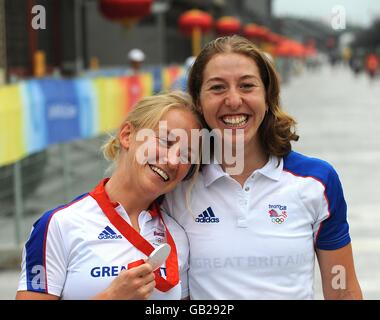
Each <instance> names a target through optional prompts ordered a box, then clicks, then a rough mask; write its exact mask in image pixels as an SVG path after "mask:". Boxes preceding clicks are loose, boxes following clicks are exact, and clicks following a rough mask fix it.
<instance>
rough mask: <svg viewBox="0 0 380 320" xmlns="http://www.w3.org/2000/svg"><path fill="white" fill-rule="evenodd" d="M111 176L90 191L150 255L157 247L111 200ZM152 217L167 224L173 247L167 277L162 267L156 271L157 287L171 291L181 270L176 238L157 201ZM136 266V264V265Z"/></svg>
mask: <svg viewBox="0 0 380 320" xmlns="http://www.w3.org/2000/svg"><path fill="white" fill-rule="evenodd" d="M108 180H109V178H107V179H104V180H102V181H101V182H100V183H99V184H98V185H97V186H96V187H95V189H94V190H93V191H91V192H90V196H92V197H93V198H94V199H95V201H96V202H97V203H98V205H99V207H100V208H101V209H102V210H103V212H104V214H105V215H106V216H107V218H108V220H109V221H110V222H111V223H112V225H113V226H114V227H115V228H116V229H117V230H118V231H119V232H120V233H121V234H122V235H123V236H124V237H125V238H126V239H127V240H128V241H129V242H130V243H131V244H132V245H133V246H134V247H136V248H137V249H138V250H140V251H141V252H142V253H144V254H145V255H146V256H149V255H150V254H151V253H152V252H153V250H154V249H155V248H154V247H153V246H152V244H151V243H150V242H148V241H147V240H146V239H145V238H143V237H142V236H141V235H140V233H138V232H137V231H136V230H135V229H134V228H133V227H132V226H131V225H130V224H129V223H128V222H127V221H125V220H124V219H123V218H122V217H121V216H120V215H119V213H118V212H117V211H116V210H115V208H114V206H113V204H112V202H111V201H110V199H109V197H108V195H107V193H106V190H105V184H106V183H107V181H108ZM149 212H150V214H151V216H152V217H157V216H158V217H159V219H160V220H161V222H162V223H163V225H164V226H165V231H166V239H167V242H168V244H169V245H170V247H171V250H170V254H169V256H168V258H167V260H166V279H164V278H163V277H162V276H161V274H160V269H157V270H156V271H154V274H155V281H156V288H157V289H158V290H160V291H162V292H166V291H169V290H170V289H171V288H173V287H174V286H176V285H177V284H178V282H179V272H178V257H177V249H176V246H175V243H174V240H173V238H172V236H171V234H170V232H169V230H168V228H167V226H166V224H165V222H164V220H163V219H162V217H161V213H160V208H159V206H158V204H157V203H153V206H152V210H149ZM140 264H142V263H141V262H140ZM134 266H136V265H134Z"/></svg>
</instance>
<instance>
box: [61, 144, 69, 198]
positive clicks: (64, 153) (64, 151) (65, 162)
mask: <svg viewBox="0 0 380 320" xmlns="http://www.w3.org/2000/svg"><path fill="white" fill-rule="evenodd" d="M59 148H60V152H61V159H62V171H63V191H64V198H65V199H64V201H65V202H66V203H67V202H69V201H70V200H71V176H70V175H71V173H70V160H69V146H68V144H67V143H62V144H61V145H60V146H59Z"/></svg>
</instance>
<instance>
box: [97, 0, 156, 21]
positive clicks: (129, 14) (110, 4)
mask: <svg viewBox="0 0 380 320" xmlns="http://www.w3.org/2000/svg"><path fill="white" fill-rule="evenodd" d="M151 5H152V0H100V2H99V9H100V11H101V12H102V14H103V15H104V16H105V17H106V18H108V19H110V20H116V21H120V20H124V19H132V20H133V19H136V20H137V19H139V18H142V17H144V16H146V15H148V14H149V13H150V8H151Z"/></svg>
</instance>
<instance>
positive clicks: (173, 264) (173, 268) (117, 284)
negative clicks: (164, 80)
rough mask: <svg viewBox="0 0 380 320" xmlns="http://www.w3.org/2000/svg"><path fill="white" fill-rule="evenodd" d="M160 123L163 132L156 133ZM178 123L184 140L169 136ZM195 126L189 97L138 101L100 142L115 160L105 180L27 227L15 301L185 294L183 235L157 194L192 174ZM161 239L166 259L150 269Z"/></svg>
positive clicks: (197, 125) (196, 120) (175, 94)
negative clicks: (167, 248)
mask: <svg viewBox="0 0 380 320" xmlns="http://www.w3.org/2000/svg"><path fill="white" fill-rule="evenodd" d="M162 123H164V125H165V126H164V127H165V128H166V130H167V132H165V135H162V132H159V131H160V126H161V124H162ZM178 128H180V129H181V130H182V131H183V132H184V133H185V136H187V137H188V139H183V138H182V139H179V138H178V136H171V132H172V131H173V130H174V129H178ZM199 128H200V121H199V118H198V116H197V112H196V111H195V109H194V107H193V105H192V104H191V99H190V98H189V96H187V95H185V94H182V93H179V92H173V93H168V94H161V95H156V96H152V97H148V98H145V99H142V100H141V101H140V102H139V103H138V104H137V105H136V107H135V108H134V109H133V110H132V111H131V112H130V113H129V114H128V117H127V119H126V120H125V121H124V122H123V124H122V125H121V127H120V130H119V131H118V133H117V135H116V137H114V138H111V139H110V140H109V141H108V143H107V144H106V145H105V146H104V150H103V151H104V154H105V156H106V158H107V159H109V160H112V161H113V163H114V170H113V173H112V175H111V177H110V178H107V179H104V180H103V181H101V182H100V183H99V185H98V186H96V187H95V188H94V190H92V191H91V192H89V193H86V194H84V195H81V196H80V197H78V198H76V199H75V200H74V201H73V202H71V203H69V204H66V205H64V206H60V207H58V208H56V209H53V210H50V211H48V212H47V213H45V214H44V215H43V216H42V217H41V218H40V219H39V220H38V221H37V222H36V223H35V224H34V226H33V230H32V232H31V235H30V237H29V239H28V241H27V242H26V244H25V247H24V251H23V260H22V272H21V276H20V281H19V287H18V292H17V296H16V298H17V299H46V300H47V299H51V300H56V299H91V298H93V299H181V298H186V297H187V296H188V295H189V293H188V288H187V268H188V264H187V260H188V254H189V248H188V240H187V237H186V235H185V233H184V232H183V230H182V228H180V227H179V226H178V225H177V224H176V223H175V222H174V220H173V219H172V218H170V217H168V216H166V215H165V214H163V213H161V212H160V209H159V201H157V198H159V197H160V196H161V195H163V194H164V193H166V192H169V191H170V190H172V189H173V188H174V187H175V186H176V185H177V183H178V182H180V181H181V180H183V179H191V176H192V175H193V174H194V173H196V171H197V166H191V164H190V161H189V160H190V154H191V155H196V154H197V152H198V150H194V149H191V146H192V145H191V141H190V137H191V130H193V129H199ZM144 130H145V131H147V133H148V134H147V135H142V134H141V133H144ZM166 133H167V135H166ZM141 137H143V138H144V139H141ZM195 145H197V144H195ZM184 148H185V149H186V150H183V149H184ZM184 154H185V155H187V157H188V159H183V155H184ZM165 242H166V243H168V244H169V245H170V247H171V251H170V254H169V257H168V258H167V260H166V262H165V263H164V264H163V265H162V266H161V268H159V269H157V270H156V271H153V270H152V267H151V266H150V265H149V264H148V263H145V260H146V258H147V256H148V255H149V254H150V253H151V252H152V251H153V250H154V248H156V247H157V246H159V245H160V244H162V243H165Z"/></svg>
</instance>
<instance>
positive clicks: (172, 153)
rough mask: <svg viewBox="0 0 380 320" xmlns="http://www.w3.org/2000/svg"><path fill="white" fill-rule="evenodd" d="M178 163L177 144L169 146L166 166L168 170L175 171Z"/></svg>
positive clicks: (178, 151) (178, 147)
mask: <svg viewBox="0 0 380 320" xmlns="http://www.w3.org/2000/svg"><path fill="white" fill-rule="evenodd" d="M179 162H180V146H179V144H178V143H176V144H174V145H173V146H171V148H170V149H169V151H168V162H167V165H168V167H169V168H170V169H176V168H177V166H178V164H179Z"/></svg>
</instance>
